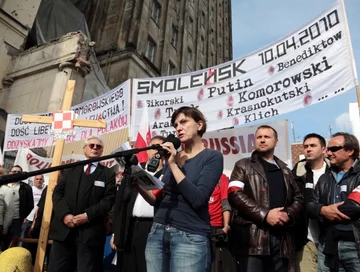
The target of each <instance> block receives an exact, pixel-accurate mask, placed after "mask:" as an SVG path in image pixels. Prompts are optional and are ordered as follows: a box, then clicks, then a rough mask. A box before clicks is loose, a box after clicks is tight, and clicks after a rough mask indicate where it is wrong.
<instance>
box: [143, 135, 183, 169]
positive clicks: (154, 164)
mask: <svg viewBox="0 0 360 272" xmlns="http://www.w3.org/2000/svg"><path fill="white" fill-rule="evenodd" d="M166 142H171V143H173V145H174V147H175V149H178V148H179V147H180V145H181V142H180V140H179V138H176V137H175V135H174V134H169V136H167V137H166V139H165V141H164V143H166ZM168 153H169V152H168V151H167V150H165V149H163V148H160V149H159V151H158V152H157V153H156V154H155V156H154V157H153V158H151V160H150V161H149V164H148V165H147V170H148V171H149V172H155V171H156V169H158V167H159V164H160V160H161V157H163V156H165V155H167V154H168Z"/></svg>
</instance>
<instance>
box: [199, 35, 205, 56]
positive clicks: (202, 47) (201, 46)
mask: <svg viewBox="0 0 360 272" xmlns="http://www.w3.org/2000/svg"><path fill="white" fill-rule="evenodd" d="M200 50H201V52H203V53H204V52H205V41H204V37H202V36H201V38H200Z"/></svg>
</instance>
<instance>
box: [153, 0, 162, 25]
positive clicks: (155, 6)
mask: <svg viewBox="0 0 360 272" xmlns="http://www.w3.org/2000/svg"><path fill="white" fill-rule="evenodd" d="M160 14H161V6H160V4H159V3H158V1H156V0H153V5H152V11H151V19H153V20H154V22H155V23H156V24H159V20H160Z"/></svg>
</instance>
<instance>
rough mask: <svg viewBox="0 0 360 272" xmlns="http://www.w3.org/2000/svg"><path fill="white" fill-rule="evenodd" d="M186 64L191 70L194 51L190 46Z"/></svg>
mask: <svg viewBox="0 0 360 272" xmlns="http://www.w3.org/2000/svg"><path fill="white" fill-rule="evenodd" d="M186 65H187V66H188V67H189V69H190V71H191V69H192V51H191V49H190V48H188V52H187V56H186Z"/></svg>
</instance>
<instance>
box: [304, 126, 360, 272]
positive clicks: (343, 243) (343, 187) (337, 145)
mask: <svg viewBox="0 0 360 272" xmlns="http://www.w3.org/2000/svg"><path fill="white" fill-rule="evenodd" d="M327 156H328V158H329V160H330V165H331V167H330V170H331V171H328V172H326V173H325V174H324V175H322V176H321V177H320V179H319V181H318V183H317V185H316V187H315V189H313V192H312V196H311V198H310V201H309V203H308V204H307V212H308V215H309V217H310V218H313V219H317V220H318V222H319V226H320V235H319V247H318V271H360V261H359V253H360V250H359V249H360V221H359V218H360V161H359V160H358V157H359V142H358V140H357V139H356V137H355V136H354V135H351V134H348V133H343V132H339V133H336V134H334V135H333V136H332V138H331V140H330V142H329V144H328V147H327Z"/></svg>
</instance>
